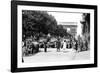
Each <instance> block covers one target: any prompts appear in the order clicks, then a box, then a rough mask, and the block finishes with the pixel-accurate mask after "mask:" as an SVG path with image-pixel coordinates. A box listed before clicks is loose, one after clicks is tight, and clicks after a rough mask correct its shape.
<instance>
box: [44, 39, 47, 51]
mask: <svg viewBox="0 0 100 73" xmlns="http://www.w3.org/2000/svg"><path fill="white" fill-rule="evenodd" d="M44 52H47V40H46V41H44Z"/></svg>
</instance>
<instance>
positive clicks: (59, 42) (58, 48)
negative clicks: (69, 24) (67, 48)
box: [56, 38, 61, 52]
mask: <svg viewBox="0 0 100 73" xmlns="http://www.w3.org/2000/svg"><path fill="white" fill-rule="evenodd" d="M56 46H57V51H58V52H59V51H60V48H61V41H60V38H58V39H57V42H56Z"/></svg>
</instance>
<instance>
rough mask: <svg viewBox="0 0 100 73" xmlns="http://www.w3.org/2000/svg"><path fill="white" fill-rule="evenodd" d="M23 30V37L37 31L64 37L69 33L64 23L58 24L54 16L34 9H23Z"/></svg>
mask: <svg viewBox="0 0 100 73" xmlns="http://www.w3.org/2000/svg"><path fill="white" fill-rule="evenodd" d="M22 32H23V33H22V34H23V39H25V38H27V37H30V36H33V35H36V33H43V34H45V35H47V34H48V33H50V34H51V35H55V36H62V37H63V36H66V35H68V33H67V32H66V30H65V29H63V26H62V25H57V21H56V19H55V18H54V16H52V15H50V14H48V13H47V12H46V11H32V10H23V11H22Z"/></svg>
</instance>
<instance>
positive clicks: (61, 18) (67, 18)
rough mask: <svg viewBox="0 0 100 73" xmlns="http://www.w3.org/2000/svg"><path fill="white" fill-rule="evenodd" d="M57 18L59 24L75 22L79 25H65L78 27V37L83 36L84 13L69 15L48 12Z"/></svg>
mask: <svg viewBox="0 0 100 73" xmlns="http://www.w3.org/2000/svg"><path fill="white" fill-rule="evenodd" d="M48 13H49V14H51V15H52V16H54V17H55V19H56V20H57V22H58V24H59V22H75V23H77V24H63V25H77V26H78V27H77V35H80V36H81V35H82V34H81V33H82V25H81V23H80V21H81V20H82V13H68V12H66V13H65V12H64V13H62V12H48Z"/></svg>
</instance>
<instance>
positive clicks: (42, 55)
mask: <svg viewBox="0 0 100 73" xmlns="http://www.w3.org/2000/svg"><path fill="white" fill-rule="evenodd" d="M40 50H41V52H39V53H37V54H35V55H32V56H28V57H24V62H25V63H35V62H36V63H37V62H56V61H69V60H73V59H74V57H75V56H76V52H75V50H73V49H71V50H61V51H60V52H57V51H56V48H48V51H47V52H44V49H40Z"/></svg>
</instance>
